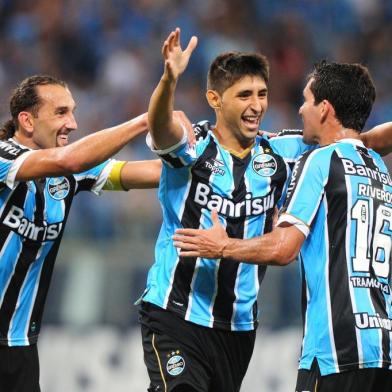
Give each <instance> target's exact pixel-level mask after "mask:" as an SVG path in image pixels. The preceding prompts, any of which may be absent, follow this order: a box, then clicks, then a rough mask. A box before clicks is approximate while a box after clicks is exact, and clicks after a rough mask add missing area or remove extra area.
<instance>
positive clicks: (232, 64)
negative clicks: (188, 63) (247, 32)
mask: <svg viewBox="0 0 392 392" xmlns="http://www.w3.org/2000/svg"><path fill="white" fill-rule="evenodd" d="M248 75H250V76H259V77H261V78H262V79H263V80H264V81H265V83H266V84H268V79H269V65H268V60H267V58H266V57H265V56H263V55H262V54H259V53H246V52H225V53H222V54H220V55H219V56H218V57H217V58H216V59H215V60H214V61H213V62H212V64H211V66H210V69H209V71H208V78H207V89H209V90H215V91H217V92H218V93H219V94H223V92H224V91H225V90H227V89H228V88H229V87H231V86H232V85H233V84H234V83H235V82H237V81H238V80H239V79H241V78H243V77H244V76H248Z"/></svg>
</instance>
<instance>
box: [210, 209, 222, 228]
mask: <svg viewBox="0 0 392 392" xmlns="http://www.w3.org/2000/svg"><path fill="white" fill-rule="evenodd" d="M211 219H212V224H213V226H217V225H218V226H219V225H220V222H219V216H218V211H217V210H215V209H214V210H212V211H211Z"/></svg>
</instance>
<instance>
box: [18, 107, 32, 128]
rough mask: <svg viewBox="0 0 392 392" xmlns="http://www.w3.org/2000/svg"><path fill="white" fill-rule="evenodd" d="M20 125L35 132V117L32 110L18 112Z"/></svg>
mask: <svg viewBox="0 0 392 392" xmlns="http://www.w3.org/2000/svg"><path fill="white" fill-rule="evenodd" d="M18 123H19V126H20V127H21V128H23V129H25V130H26V131H27V132H29V133H33V129H34V118H33V115H32V114H31V113H30V112H20V113H19V114H18Z"/></svg>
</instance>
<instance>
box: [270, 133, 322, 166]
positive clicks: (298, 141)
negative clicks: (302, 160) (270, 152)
mask: <svg viewBox="0 0 392 392" xmlns="http://www.w3.org/2000/svg"><path fill="white" fill-rule="evenodd" d="M302 136H303V133H302V130H300V129H285V130H283V131H280V132H279V133H278V134H277V135H276V136H274V137H271V138H269V139H268V141H269V143H270V145H271V147H272V148H273V149H274V150H275V151H276V152H277V153H278V154H279V155H280V156H281V157H282V158H283V159H284V160H285V162H287V163H288V164H290V163H294V162H295V161H296V160H297V159H298V158H299V157H300V156H301V155H302V154H304V153H305V152H307V151H313V150H314V149H316V148H317V147H318V146H317V145H310V144H306V143H305V142H304V141H303V137H302ZM265 137H268V136H265Z"/></svg>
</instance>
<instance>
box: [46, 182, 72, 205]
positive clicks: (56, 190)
mask: <svg viewBox="0 0 392 392" xmlns="http://www.w3.org/2000/svg"><path fill="white" fill-rule="evenodd" d="M69 189H70V185H69V181H68V179H67V178H65V177H55V178H51V179H49V181H48V192H49V195H50V196H51V197H53V199H55V200H62V199H64V198H66V197H67V195H68V193H69Z"/></svg>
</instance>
